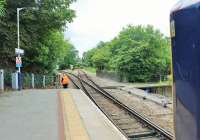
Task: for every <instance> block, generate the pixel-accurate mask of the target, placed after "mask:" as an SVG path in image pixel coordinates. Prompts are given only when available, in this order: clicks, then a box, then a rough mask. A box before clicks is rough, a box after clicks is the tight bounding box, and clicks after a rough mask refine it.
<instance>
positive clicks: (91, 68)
mask: <svg viewBox="0 0 200 140" xmlns="http://www.w3.org/2000/svg"><path fill="white" fill-rule="evenodd" d="M84 70H85V71H88V72H90V73H96V69H95V68H93V67H85V68H84Z"/></svg>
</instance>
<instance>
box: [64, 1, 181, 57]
mask: <svg viewBox="0 0 200 140" xmlns="http://www.w3.org/2000/svg"><path fill="white" fill-rule="evenodd" d="M176 2H177V0H77V2H76V3H74V4H73V5H72V6H71V7H72V9H74V10H76V15H77V17H76V18H75V19H74V22H73V23H71V24H70V25H68V29H67V31H66V33H65V36H66V38H68V39H70V41H71V42H72V43H73V44H74V46H75V47H76V48H77V49H78V50H79V53H80V55H82V54H83V52H85V51H87V50H89V49H91V48H93V47H95V46H96V44H97V43H98V42H99V41H109V40H111V39H112V38H114V37H115V36H117V35H118V33H119V32H120V31H121V30H122V28H123V27H125V26H126V25H128V24H133V25H139V24H142V25H146V24H151V25H153V26H154V27H156V28H158V29H160V30H161V32H162V33H164V34H165V35H167V36H169V14H170V10H171V8H172V7H173V5H174V4H175V3H176Z"/></svg>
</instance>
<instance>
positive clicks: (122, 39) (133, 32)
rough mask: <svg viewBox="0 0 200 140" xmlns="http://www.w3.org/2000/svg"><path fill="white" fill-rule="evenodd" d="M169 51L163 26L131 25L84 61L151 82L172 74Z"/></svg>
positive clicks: (140, 80) (96, 49)
mask: <svg viewBox="0 0 200 140" xmlns="http://www.w3.org/2000/svg"><path fill="white" fill-rule="evenodd" d="M169 53H170V44H169V39H168V38H167V37H165V36H164V35H163V34H162V33H161V32H160V31H159V30H156V29H154V28H153V26H150V25H148V26H132V25H129V26H127V27H126V28H124V29H123V30H122V31H121V32H120V33H119V35H118V36H117V37H115V38H114V39H113V40H111V41H110V42H104V43H103V42H101V43H100V44H99V45H97V47H96V48H94V49H93V50H91V51H88V52H86V53H85V54H84V57H83V58H84V59H83V62H84V63H88V62H89V63H88V64H89V65H90V66H95V67H96V68H97V69H98V70H103V69H104V70H112V71H117V72H118V73H119V74H120V75H121V77H125V78H126V79H128V81H130V82H150V81H157V80H159V78H160V77H159V76H160V75H167V74H168V72H169V65H170V57H169V56H170V54H169ZM85 58H87V59H85ZM91 62H92V63H91Z"/></svg>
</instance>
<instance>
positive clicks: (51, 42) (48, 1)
mask: <svg viewBox="0 0 200 140" xmlns="http://www.w3.org/2000/svg"><path fill="white" fill-rule="evenodd" d="M72 2H74V0H56V1H55V0H38V1H36V2H35V0H6V5H5V10H6V12H5V16H3V17H0V29H1V32H0V48H1V51H0V59H1V60H4V61H1V62H0V67H2V68H10V69H15V53H14V50H15V49H14V48H16V47H17V24H16V22H17V21H16V20H17V15H16V14H17V11H16V9H17V8H19V7H35V8H34V9H33V8H27V9H23V10H21V11H20V48H22V49H24V50H25V55H24V56H23V61H24V63H23V65H24V67H23V70H24V71H30V72H39V73H44V72H45V73H47V72H52V71H53V70H54V69H55V68H56V67H57V66H59V64H61V62H63V61H64V57H65V56H66V54H67V53H68V52H69V51H71V50H70V49H72V50H73V49H74V47H71V46H72V45H71V44H70V43H69V41H68V40H65V39H64V34H63V32H64V29H65V28H66V26H67V24H68V23H70V22H72V21H73V18H74V17H75V11H73V10H71V9H70V4H71V3H72ZM72 59H73V58H72Z"/></svg>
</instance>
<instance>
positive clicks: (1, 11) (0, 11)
mask: <svg viewBox="0 0 200 140" xmlns="http://www.w3.org/2000/svg"><path fill="white" fill-rule="evenodd" d="M4 5H5V0H0V16H2V15H3V14H4V12H5V11H4Z"/></svg>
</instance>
